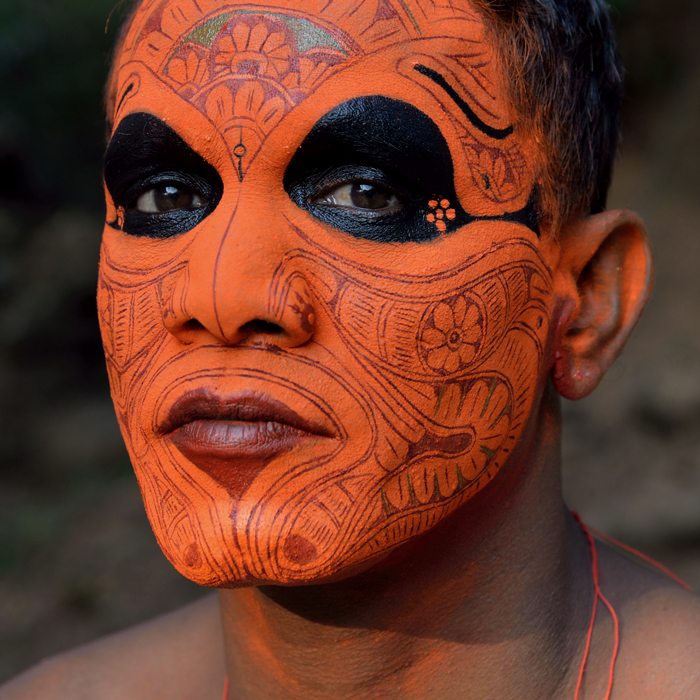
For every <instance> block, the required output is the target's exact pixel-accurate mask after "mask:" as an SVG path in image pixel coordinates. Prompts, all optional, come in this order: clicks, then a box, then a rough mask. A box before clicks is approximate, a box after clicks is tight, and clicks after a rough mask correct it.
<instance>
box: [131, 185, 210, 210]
mask: <svg viewBox="0 0 700 700" xmlns="http://www.w3.org/2000/svg"><path fill="white" fill-rule="evenodd" d="M208 203H209V202H208V200H207V199H205V198H204V197H203V196H202V195H201V194H199V193H198V192H196V191H195V190H193V189H191V188H189V187H186V186H183V185H176V184H168V185H160V186H158V187H152V188H151V189H150V190H146V191H145V192H143V193H141V194H140V195H139V196H138V197H136V199H135V200H134V202H133V204H132V206H131V207H130V209H135V210H136V211H138V212H141V213H143V214H162V213H164V212H168V211H191V210H192V209H201V208H202V207H206V206H207V204H208Z"/></svg>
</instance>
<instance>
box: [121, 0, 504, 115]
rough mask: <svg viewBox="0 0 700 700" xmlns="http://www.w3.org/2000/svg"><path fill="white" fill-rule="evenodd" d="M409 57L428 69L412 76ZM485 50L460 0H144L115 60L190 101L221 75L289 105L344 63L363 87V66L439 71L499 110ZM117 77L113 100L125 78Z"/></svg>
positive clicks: (476, 21) (482, 107)
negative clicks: (139, 69) (252, 84)
mask: <svg viewBox="0 0 700 700" xmlns="http://www.w3.org/2000/svg"><path fill="white" fill-rule="evenodd" d="M416 58H417V59H418V60H419V61H420V63H421V64H426V67H427V68H429V69H430V71H423V73H422V75H417V74H416V70H415V68H416V60H415V59H416ZM493 58H494V52H493V51H492V49H491V47H490V45H489V42H488V41H487V40H486V38H485V30H484V25H483V22H482V20H481V18H480V17H479V16H478V14H477V13H476V12H475V11H474V10H473V8H471V7H470V6H469V4H467V3H466V2H464V0H277V1H276V2H275V1H274V0H273V1H272V2H261V3H242V2H221V0H218V1H217V0H164V1H163V0H146V1H145V2H142V3H141V4H140V5H139V7H138V9H137V11H136V14H135V16H134V18H133V21H132V22H131V25H130V28H129V31H128V34H127V36H126V38H125V41H124V43H123V45H122V48H121V51H120V54H119V55H118V57H117V68H119V67H124V66H125V65H126V64H131V65H132V66H133V65H134V64H139V65H140V66H143V67H144V68H147V69H148V70H149V71H152V72H153V73H154V74H155V76H157V77H158V78H159V80H160V81H163V82H164V83H165V84H166V85H167V86H168V87H170V88H171V89H173V90H174V91H175V92H177V94H178V95H179V96H181V97H184V98H185V99H186V100H187V101H189V102H203V98H204V96H205V93H208V92H210V91H211V89H213V88H214V87H216V85H217V84H218V83H219V82H223V81H224V80H229V81H230V80H231V79H232V78H239V79H240V80H248V81H249V80H251V79H253V80H256V81H257V82H260V83H265V93H266V96H268V97H269V96H271V95H272V96H274V97H279V98H280V99H281V100H282V102H283V103H284V106H285V108H287V109H288V108H289V107H291V106H293V105H295V104H298V103H299V102H300V101H302V100H303V99H305V98H306V97H308V96H309V95H310V94H311V93H313V92H314V91H315V90H316V89H317V88H318V87H319V86H320V85H322V84H323V83H325V82H327V81H328V80H329V79H330V78H332V77H333V76H335V75H337V74H338V73H341V72H347V70H348V69H349V68H352V69H354V70H353V71H351V72H352V73H353V78H352V80H353V81H355V83H354V85H355V87H356V89H357V90H359V92H362V91H363V87H365V88H366V87H368V86H367V85H365V86H363V85H362V84H361V82H360V83H358V82H356V81H357V80H358V78H360V81H361V79H362V77H363V75H364V77H365V78H366V79H370V78H374V77H376V74H377V73H379V72H381V73H383V74H384V75H387V74H388V73H391V72H393V73H394V74H396V73H399V74H402V73H408V74H409V75H410V77H411V78H412V79H413V80H414V81H417V82H418V83H419V84H420V83H421V82H422V83H423V84H426V83H427V84H428V85H430V82H431V77H432V82H433V83H435V77H436V76H438V75H439V76H440V78H441V79H442V80H443V81H446V82H447V83H449V84H450V85H454V84H456V85H458V86H459V87H460V89H462V90H464V91H465V92H466V93H467V94H464V95H463V96H462V97H464V98H468V99H469V101H470V104H474V106H475V107H476V111H477V113H478V112H479V111H481V112H482V115H485V116H489V117H491V118H492V119H493V117H496V118H497V119H498V117H499V116H500V115H501V113H502V112H503V108H502V105H500V102H501V101H502V100H501V95H500V94H499V92H500V91H499V90H498V87H497V85H498V81H497V79H496V73H497V71H496V65H495V62H494V60H493ZM406 59H414V60H413V61H412V65H410V66H407V65H406ZM421 59H424V60H421ZM358 69H364V74H363V73H362V72H361V70H360V72H359V73H358ZM387 69H388V70H387ZM372 74H374V75H372ZM119 78H120V79H119V80H118V81H117V85H116V89H117V95H116V98H117V105H119V103H120V102H122V101H123V99H124V98H125V95H124V93H123V90H124V89H125V88H127V87H128V85H125V84H124V83H125V80H126V78H125V76H123V75H120V76H119ZM430 87H432V86H430ZM132 90H133V87H132ZM375 91H376V88H375ZM341 92H342V90H341ZM201 106H203V107H205V106H206V105H205V104H202V105H201ZM114 116H115V117H116V116H117V115H114Z"/></svg>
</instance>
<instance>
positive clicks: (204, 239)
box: [163, 206, 316, 348]
mask: <svg viewBox="0 0 700 700" xmlns="http://www.w3.org/2000/svg"><path fill="white" fill-rule="evenodd" d="M212 216H214V214H213V215H212ZM285 229H286V227H285V222H284V221H279V220H278V221H276V222H275V221H273V220H271V218H268V219H267V222H264V221H261V218H260V215H259V212H255V211H254V212H246V211H245V209H243V208H241V207H240V206H239V207H238V209H237V211H236V212H235V213H234V214H233V216H232V217H231V219H230V221H229V222H228V225H226V226H221V225H219V226H217V225H216V223H215V222H212V223H211V224H210V225H208V226H207V225H206V224H204V225H203V226H202V229H201V230H200V231H199V232H198V233H197V236H196V238H195V240H194V242H193V244H192V245H191V246H190V247H189V262H188V264H187V266H186V268H184V269H183V270H182V271H181V273H180V275H179V276H178V278H177V280H176V281H175V283H174V285H173V286H172V289H171V291H170V293H169V295H168V296H169V299H168V301H167V303H166V304H165V307H164V313H163V321H164V323H165V327H166V328H167V329H168V331H169V332H170V334H171V335H172V336H174V337H175V338H177V339H178V340H179V341H180V342H181V343H183V344H192V343H195V342H198V341H199V342H211V341H212V340H213V341H215V342H217V343H221V344H225V345H232V346H233V345H239V344H265V345H277V346H278V347H281V348H292V347H298V346H300V345H303V344H304V343H306V342H308V341H309V340H310V339H311V338H312V337H313V334H314V329H315V325H316V313H315V309H314V302H313V296H312V293H311V289H310V288H309V286H308V284H307V282H306V279H305V278H304V276H303V271H302V270H299V269H294V266H293V265H289V264H285V260H286V259H287V257H288V256H287V253H288V250H289V248H290V239H289V237H288V236H287V235H286V231H285Z"/></svg>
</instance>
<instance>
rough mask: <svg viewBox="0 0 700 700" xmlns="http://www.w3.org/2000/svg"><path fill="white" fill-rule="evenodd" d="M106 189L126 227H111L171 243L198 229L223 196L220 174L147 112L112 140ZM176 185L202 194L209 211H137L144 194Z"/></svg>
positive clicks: (135, 117) (118, 130)
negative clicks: (137, 205)
mask: <svg viewBox="0 0 700 700" xmlns="http://www.w3.org/2000/svg"><path fill="white" fill-rule="evenodd" d="M104 178H105V184H106V185H107V189H108V190H109V193H110V195H111V196H112V199H113V201H114V205H115V207H117V210H118V211H121V212H122V213H123V222H120V221H119V217H117V220H115V221H110V222H108V225H109V226H112V227H113V228H121V229H122V230H123V231H124V232H126V233H129V234H131V235H133V236H146V237H148V238H168V237H170V236H174V235H177V234H179V233H184V232H185V231H189V230H191V229H193V228H194V227H195V226H196V225H197V224H199V223H200V222H201V221H202V220H203V219H205V218H206V217H207V216H208V215H209V214H210V213H211V212H212V211H214V209H215V208H216V205H217V204H218V203H219V200H220V199H221V196H222V195H223V190H224V186H223V182H222V180H221V177H220V176H219V174H218V172H217V171H216V169H215V168H214V167H213V166H212V165H211V164H210V163H208V162H207V161H206V160H204V158H202V156H200V155H199V154H198V153H196V152H195V151H194V150H193V149H192V148H190V146H189V145H188V144H187V143H186V142H185V141H184V140H183V139H182V138H181V137H180V136H179V135H178V134H177V133H176V132H175V131H173V129H171V128H170V127H169V126H168V125H167V124H166V123H165V122H163V121H161V120H160V119H158V118H157V117H155V116H153V115H151V114H147V113H145V112H138V113H136V114H129V115H128V116H126V117H124V119H122V121H121V122H120V123H119V126H118V127H117V128H116V130H115V132H114V135H113V136H112V139H111V141H110V142H109V146H108V147H107V151H106V153H105V159H104ZM166 185H175V186H177V187H179V188H181V189H183V190H186V191H192V192H196V193H198V194H199V195H200V196H201V197H202V199H203V201H204V202H205V205H204V206H202V207H199V208H190V209H186V208H185V209H173V210H171V211H165V212H162V213H145V212H142V211H139V210H137V209H135V208H134V206H133V203H134V202H135V200H136V199H137V198H138V196H139V195H140V194H143V193H144V192H146V191H148V190H149V189H153V188H157V187H163V186H166Z"/></svg>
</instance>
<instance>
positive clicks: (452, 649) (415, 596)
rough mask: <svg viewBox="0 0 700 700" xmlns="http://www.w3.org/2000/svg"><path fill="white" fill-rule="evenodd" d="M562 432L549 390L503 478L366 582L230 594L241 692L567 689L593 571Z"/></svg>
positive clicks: (232, 668)
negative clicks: (568, 506)
mask: <svg viewBox="0 0 700 700" xmlns="http://www.w3.org/2000/svg"><path fill="white" fill-rule="evenodd" d="M560 423H561V419H560V410H559V405H558V402H557V399H556V397H555V396H554V392H553V391H552V390H551V388H548V389H547V390H546V391H545V396H544V399H543V401H542V403H541V407H540V411H539V413H538V414H536V415H535V416H534V419H533V421H532V424H531V425H530V427H529V429H528V430H527V431H526V433H525V435H524V436H523V439H522V440H521V443H520V446H519V452H517V453H515V454H514V455H513V458H512V459H511V461H510V463H509V466H508V467H507V468H506V469H504V471H503V473H502V474H501V475H500V476H499V477H498V478H497V479H496V480H495V481H494V482H493V483H492V484H491V485H490V486H489V487H487V488H486V489H484V491H483V492H482V493H480V494H478V495H477V496H476V497H475V498H474V499H473V501H471V502H469V503H467V504H466V505H465V506H463V507H462V508H461V509H460V510H458V511H457V512H456V513H455V514H454V515H453V516H452V517H451V518H449V519H447V520H446V521H444V522H443V523H442V524H440V525H439V526H437V527H435V528H434V529H433V530H431V531H429V532H428V533H426V534H425V535H423V536H421V537H419V538H416V540H414V541H412V542H410V543H409V544H408V545H405V546H404V547H402V548H401V551H397V552H395V553H394V554H393V555H392V556H391V557H390V558H389V559H387V560H385V561H384V562H382V564H380V565H378V566H376V567H375V568H374V569H372V570H370V571H368V572H365V573H363V574H361V575H358V576H354V577H352V578H349V579H346V580H343V581H340V582H337V583H332V584H324V585H316V586H300V587H278V586H275V587H272V586H268V587H261V588H249V589H239V590H225V591H221V592H220V596H221V606H222V614H223V620H224V630H225V639H226V648H227V655H228V665H227V668H228V672H229V675H230V678H231V693H232V696H235V697H240V698H257V697H284V698H325V699H328V698H349V697H352V698H378V697H402V698H426V697H453V696H455V697H456V696H459V697H461V698H464V699H465V700H467V699H469V698H472V697H473V698H481V699H484V698H502V697H510V696H511V695H512V694H513V693H514V690H515V689H518V691H519V692H518V693H516V695H517V696H518V697H519V698H521V699H526V698H530V697H532V698H542V697H550V696H556V695H557V693H558V692H559V690H560V689H561V688H562V687H567V688H568V686H569V685H570V682H571V681H570V678H569V675H570V673H569V668H568V667H569V666H571V667H575V666H576V664H575V663H570V662H571V660H572V658H573V657H574V656H575V655H576V653H577V652H578V646H579V644H580V637H581V634H582V631H585V626H586V619H587V618H586V616H587V614H588V608H587V603H588V600H589V596H588V595H586V593H587V586H588V585H589V581H588V578H589V577H587V576H586V575H585V572H586V571H587V568H586V567H587V566H588V569H589V568H590V565H589V564H588V562H587V561H586V554H587V553H586V551H585V548H584V549H583V550H582V549H581V547H580V546H578V542H579V540H580V537H579V534H580V533H578V532H577V531H576V529H575V528H572V527H571V525H570V518H568V517H567V513H566V510H565V508H564V504H563V498H562V492H561V480H560V461H561V458H560V450H559V445H560ZM470 693H471V694H470ZM571 696H572V697H573V691H572V693H571Z"/></svg>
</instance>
